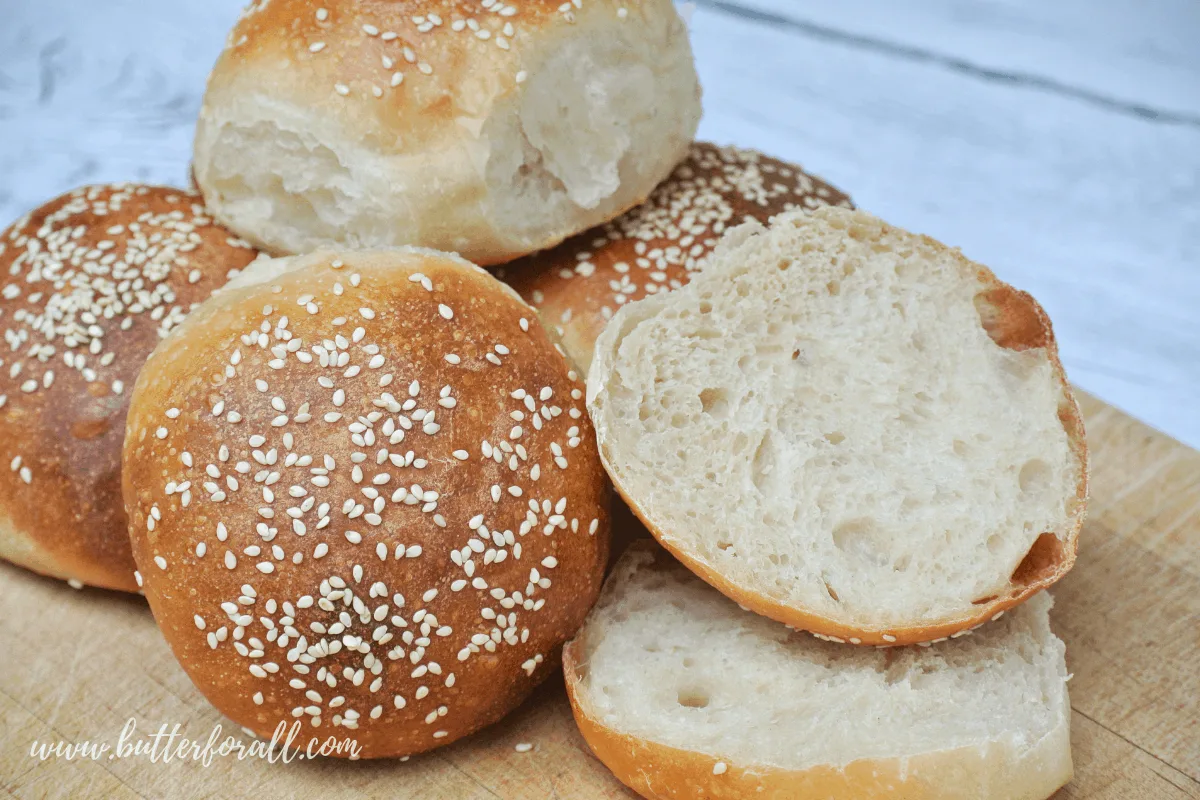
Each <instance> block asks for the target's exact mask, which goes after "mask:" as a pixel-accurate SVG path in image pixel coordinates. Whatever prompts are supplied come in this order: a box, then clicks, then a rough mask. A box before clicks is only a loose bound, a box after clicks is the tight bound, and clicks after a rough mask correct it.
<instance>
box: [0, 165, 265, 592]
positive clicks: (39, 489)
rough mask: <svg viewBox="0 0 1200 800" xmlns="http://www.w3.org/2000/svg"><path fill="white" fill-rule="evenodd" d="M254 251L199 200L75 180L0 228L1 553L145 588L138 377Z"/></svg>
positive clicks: (117, 585) (50, 569)
mask: <svg viewBox="0 0 1200 800" xmlns="http://www.w3.org/2000/svg"><path fill="white" fill-rule="evenodd" d="M256 255H257V254H256V252H255V251H254V250H253V249H252V248H251V247H250V246H249V245H247V244H246V243H245V242H242V241H239V240H238V239H236V238H234V236H233V234H231V233H230V232H229V231H228V230H226V229H225V228H223V227H221V226H220V225H217V224H215V223H214V222H213V221H212V219H211V218H210V217H209V215H208V213H207V212H206V211H205V210H204V207H203V204H202V201H201V199H200V197H199V196H198V195H195V194H191V193H188V192H185V191H181V190H179V189H168V188H163V187H154V186H140V185H136V184H122V185H114V186H87V187H83V188H80V189H76V190H75V191H73V192H70V193H69V194H66V195H63V196H61V197H59V198H56V199H54V200H51V201H50V202H48V203H46V204H45V205H43V206H42V207H41V208H39V209H37V210H36V211H33V212H31V213H29V214H28V215H26V216H24V217H22V218H21V219H19V220H17V221H16V222H15V223H13V225H12V226H10V227H9V228H8V229H7V230H6V231H4V232H3V233H2V234H0V272H2V274H3V275H4V279H3V288H2V290H0V321H2V327H3V328H4V339H5V343H6V345H7V346H6V347H5V348H4V352H3V354H2V359H0V463H3V465H4V468H3V469H0V557H3V558H6V559H8V560H9V561H12V562H14V563H16V564H20V565H21V566H23V567H27V568H28V569H32V570H35V571H36V572H40V573H43V574H45V575H50V576H53V577H56V578H61V579H64V580H69V581H72V582H78V583H85V584H90V585H92V586H101V587H105V588H109V589H121V590H124V591H136V590H137V584H136V582H135V581H134V564H133V556H132V554H131V553H130V550H129V536H128V533H127V532H126V521H125V514H124V511H123V509H122V505H121V479H120V468H121V443H122V439H123V437H124V434H125V414H126V412H127V411H128V408H129V396H130V392H131V390H132V388H133V382H134V379H135V378H136V377H137V374H138V371H139V370H140V369H141V368H142V365H143V364H144V363H145V361H146V357H147V356H148V355H149V354H150V352H151V351H152V350H153V349H154V346H155V345H156V344H157V343H158V341H159V339H160V338H161V337H162V336H163V335H164V334H165V333H166V332H167V331H169V330H171V329H172V328H173V327H174V326H176V325H177V324H178V323H179V322H180V320H181V319H183V317H184V316H185V315H186V314H187V313H188V311H189V310H190V309H191V308H192V306H193V305H194V304H196V303H199V302H200V301H202V300H204V299H205V298H207V297H208V296H209V295H210V294H211V293H212V292H213V290H214V289H216V288H217V287H218V286H220V285H221V284H222V283H224V282H225V279H226V277H227V275H228V274H229V273H230V272H231V271H236V270H238V269H240V268H242V267H244V266H245V265H246V264H247V263H249V262H250V261H251V260H252V259H253V258H254V257H255V256H256Z"/></svg>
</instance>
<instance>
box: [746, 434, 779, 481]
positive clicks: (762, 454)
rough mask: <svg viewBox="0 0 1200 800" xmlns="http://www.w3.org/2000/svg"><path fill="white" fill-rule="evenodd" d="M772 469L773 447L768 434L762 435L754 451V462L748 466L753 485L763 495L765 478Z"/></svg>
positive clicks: (773, 462)
mask: <svg viewBox="0 0 1200 800" xmlns="http://www.w3.org/2000/svg"><path fill="white" fill-rule="evenodd" d="M774 468H775V447H774V445H773V444H772V442H771V434H770V432H767V433H765V434H763V438H762V440H761V441H760V442H759V443H758V449H757V450H755V451H754V461H753V462H752V463H751V465H750V479H751V480H753V481H754V485H755V486H756V487H757V488H758V490H759V491H761V492H764V494H765V487H766V484H767V477H768V476H769V475H770V474H771V470H773V469H774Z"/></svg>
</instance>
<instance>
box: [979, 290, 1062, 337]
mask: <svg viewBox="0 0 1200 800" xmlns="http://www.w3.org/2000/svg"><path fill="white" fill-rule="evenodd" d="M975 310H976V311H977V312H978V313H979V324H980V325H981V326H982V327H983V329H984V331H986V332H987V335H988V336H989V337H990V338H991V340H992V341H993V342H995V343H996V344H998V345H999V346H1001V347H1003V348H1005V349H1006V350H1016V351H1018V352H1020V351H1022V350H1029V349H1031V348H1039V347H1045V346H1046V344H1047V342H1048V339H1049V331H1048V330H1047V327H1046V325H1045V323H1044V322H1043V315H1042V314H1041V313H1040V309H1039V308H1038V305H1037V303H1036V302H1034V300H1033V298H1032V297H1030V296H1029V295H1027V294H1025V293H1024V292H1018V291H1017V290H1016V289H1013V288H1012V287H1011V286H998V287H996V288H995V289H989V290H988V291H986V292H980V293H979V294H977V295H975Z"/></svg>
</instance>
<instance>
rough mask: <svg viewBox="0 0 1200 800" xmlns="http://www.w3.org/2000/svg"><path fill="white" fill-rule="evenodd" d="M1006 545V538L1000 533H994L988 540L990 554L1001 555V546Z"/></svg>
mask: <svg viewBox="0 0 1200 800" xmlns="http://www.w3.org/2000/svg"><path fill="white" fill-rule="evenodd" d="M1002 544H1004V537H1003V536H1001V535H1000V534H998V533H993V534H992V535H991V536H989V537H988V538H987V549H988V552H989V553H993V554H994V553H999V552H1000V546H1001V545H1002Z"/></svg>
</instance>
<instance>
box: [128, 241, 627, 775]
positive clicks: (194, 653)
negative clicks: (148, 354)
mask: <svg viewBox="0 0 1200 800" xmlns="http://www.w3.org/2000/svg"><path fill="white" fill-rule="evenodd" d="M255 280H259V281H261V282H259V283H254V282H253V281H255ZM582 389H583V386H582V384H581V382H580V380H579V376H577V375H576V374H575V373H574V372H573V371H571V369H570V368H569V367H568V365H567V361H566V359H565V358H564V357H563V356H562V354H561V353H560V352H559V351H558V350H557V349H556V347H555V346H554V344H553V343H552V342H551V340H550V338H549V334H548V333H547V332H546V330H545V329H544V328H542V327H541V326H540V325H539V324H538V323H537V320H536V317H535V315H534V313H533V311H532V310H531V309H530V308H529V307H528V306H526V305H525V304H524V303H523V302H522V301H521V300H520V298H518V297H517V296H516V294H515V293H513V292H512V291H511V290H510V289H509V288H508V287H506V286H504V285H503V284H502V283H500V282H499V281H497V280H495V279H494V278H492V277H491V276H489V275H488V274H487V273H485V272H484V271H483V270H480V269H478V268H477V267H474V266H472V265H470V264H468V263H466V262H464V261H462V260H460V259H457V258H454V257H452V256H447V255H445V254H441V253H435V252H432V251H417V250H411V249H403V250H393V251H376V252H358V253H333V252H318V253H316V254H313V255H311V256H304V257H299V258H294V259H277V260H275V261H269V260H263V261H260V262H258V263H257V264H255V266H254V267H253V268H252V269H251V270H248V271H247V272H246V273H244V275H243V276H241V277H240V278H239V280H238V282H237V283H236V284H231V286H230V287H229V288H227V289H226V290H224V291H223V292H221V294H220V295H219V296H218V297H216V298H214V299H213V301H212V302H210V303H209V304H207V305H205V306H204V307H203V308H201V309H199V310H197V311H196V313H195V314H193V315H192V317H191V318H190V319H189V320H188V322H187V323H186V324H185V325H184V326H182V327H181V328H180V329H179V330H178V331H176V332H175V334H174V335H173V336H172V337H170V338H169V339H168V340H167V341H165V342H164V343H163V344H162V346H161V347H160V348H159V349H158V350H157V351H156V352H155V354H154V356H153V357H152V358H151V360H150V363H149V365H148V367H147V369H146V370H145V372H143V375H142V378H141V379H140V380H139V382H138V384H137V387H136V389H135V391H134V401H133V408H132V411H131V413H130V417H129V425H128V436H127V439H126V447H125V500H126V504H127V507H128V510H129V514H130V529H131V535H132V539H133V546H134V556H135V557H136V559H137V562H138V567H139V569H140V570H141V573H142V575H143V578H144V582H145V592H146V597H147V599H148V600H149V602H150V607H151V609H152V610H153V611H154V615H155V618H156V619H157V621H158V623H159V625H160V627H161V628H162V631H163V633H164V635H165V636H166V638H167V641H168V642H169V643H170V644H171V647H172V648H173V649H174V651H175V655H176V656H177V657H178V658H179V661H180V663H181V664H182V665H183V667H184V669H185V670H186V671H187V673H188V675H189V676H191V678H192V680H193V681H194V682H195V684H196V685H197V687H199V689H200V690H201V691H202V692H203V693H204V694H205V695H206V696H207V697H208V698H209V699H210V700H211V701H212V702H213V704H214V705H216V706H217V707H218V708H219V709H220V710H221V711H223V712H224V713H225V714H227V715H228V716H229V717H231V718H232V719H234V720H235V721H236V722H238V723H239V724H241V725H244V726H246V727H247V728H249V729H251V730H253V731H255V732H257V733H259V734H262V735H265V736H269V735H270V734H271V733H272V731H273V730H274V729H275V728H276V726H277V724H278V723H279V722H281V721H286V722H288V723H291V721H292V720H293V719H300V720H301V721H302V722H304V723H305V725H304V728H305V731H306V733H305V734H304V735H305V737H307V736H308V733H307V732H309V731H311V733H312V734H313V735H319V736H320V737H321V738H322V739H324V738H325V737H326V736H329V735H331V734H336V735H339V736H340V735H347V736H351V737H353V738H355V739H356V740H357V741H358V743H359V745H360V746H361V747H362V748H363V750H362V755H363V757H367V758H373V757H384V756H404V755H408V754H411V753H417V752H421V751H424V750H429V749H431V748H434V747H437V746H439V745H443V744H448V743H450V742H452V741H454V740H455V739H458V738H460V737H462V736H464V735H466V734H469V733H471V732H473V731H475V730H478V729H479V728H481V727H483V726H485V725H487V724H489V723H491V722H494V721H495V720H497V719H499V718H500V717H501V716H503V715H504V714H505V713H507V712H508V711H509V710H510V709H512V708H514V707H515V706H516V705H517V704H518V703H520V702H521V701H522V700H523V699H524V698H525V697H526V695H528V694H529V692H530V691H531V690H532V689H533V688H534V687H535V686H536V685H537V684H538V683H540V682H541V681H542V680H543V679H544V678H545V677H546V676H547V675H549V674H550V673H551V672H552V671H553V670H554V669H555V668H556V663H557V658H558V653H559V649H560V645H561V644H562V642H563V641H564V640H565V639H566V638H568V637H569V636H571V635H572V634H573V633H574V631H575V630H576V628H577V627H578V626H579V625H580V624H581V622H582V620H583V618H584V616H585V615H586V613H587V611H588V609H589V608H590V607H591V605H592V603H593V602H594V601H595V599H596V596H597V594H598V592H599V589H600V582H601V579H602V574H603V571H604V565H605V562H606V559H607V556H608V546H609V541H608V537H609V520H608V505H609V500H610V488H609V483H608V480H607V478H606V476H605V474H604V470H603V468H602V466H601V464H600V459H599V455H598V453H597V450H596V438H595V433H594V432H593V430H592V427H591V423H590V421H589V420H588V417H587V414H586V413H585V410H584V397H583V391H582ZM314 726H316V727H314ZM318 728H319V729H318Z"/></svg>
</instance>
